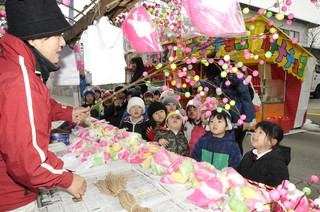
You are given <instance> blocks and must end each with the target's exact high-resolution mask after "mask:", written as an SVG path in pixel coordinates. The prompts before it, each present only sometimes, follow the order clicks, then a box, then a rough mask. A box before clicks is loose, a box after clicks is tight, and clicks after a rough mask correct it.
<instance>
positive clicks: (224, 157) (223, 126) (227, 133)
mask: <svg viewBox="0 0 320 212" xmlns="http://www.w3.org/2000/svg"><path fill="white" fill-rule="evenodd" d="M209 128H210V131H209V132H207V133H206V134H204V135H203V136H201V137H200V139H199V140H198V141H197V143H196V145H195V146H194V149H193V151H192V153H191V156H190V157H191V158H193V159H195V160H196V161H199V162H200V161H206V162H208V163H211V164H212V165H214V166H215V168H217V169H218V170H221V169H223V168H225V167H232V168H234V169H237V168H238V166H239V164H240V161H241V158H242V155H241V153H240V149H239V146H238V145H237V143H236V141H235V136H234V130H233V129H232V125H231V115H230V113H229V112H228V111H227V110H225V109H223V108H222V107H218V108H216V109H214V110H213V111H212V112H211V116H210V118H209Z"/></svg>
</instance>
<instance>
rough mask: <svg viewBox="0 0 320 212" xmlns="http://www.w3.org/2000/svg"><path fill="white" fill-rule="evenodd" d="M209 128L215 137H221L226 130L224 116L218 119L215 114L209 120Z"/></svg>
mask: <svg viewBox="0 0 320 212" xmlns="http://www.w3.org/2000/svg"><path fill="white" fill-rule="evenodd" d="M209 128H210V131H211V132H212V134H213V135H214V136H215V137H218V138H222V137H223V136H224V134H225V133H226V131H227V124H226V121H225V120H224V118H222V119H218V117H217V116H215V117H213V118H211V119H210V121H209Z"/></svg>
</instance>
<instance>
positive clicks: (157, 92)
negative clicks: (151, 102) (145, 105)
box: [153, 90, 161, 96]
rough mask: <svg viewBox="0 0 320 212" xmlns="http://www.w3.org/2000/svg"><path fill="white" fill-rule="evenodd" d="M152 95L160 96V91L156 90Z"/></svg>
mask: <svg viewBox="0 0 320 212" xmlns="http://www.w3.org/2000/svg"><path fill="white" fill-rule="evenodd" d="M153 95H159V96H160V95H161V91H159V90H156V91H155V92H154V94H153Z"/></svg>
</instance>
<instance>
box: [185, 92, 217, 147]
mask: <svg viewBox="0 0 320 212" xmlns="http://www.w3.org/2000/svg"><path fill="white" fill-rule="evenodd" d="M217 106H218V101H217V99H216V98H214V97H211V98H208V97H207V98H206V101H205V102H204V103H203V104H201V105H200V107H198V115H197V120H198V123H197V125H196V126H195V127H194V128H193V129H192V131H191V136H190V137H191V138H190V140H189V148H190V153H191V152H192V150H193V147H194V145H195V144H196V142H197V141H198V140H199V138H200V137H201V136H203V135H204V134H205V133H206V131H209V126H208V118H209V116H210V115H208V114H207V113H211V111H212V110H214V109H216V108H217Z"/></svg>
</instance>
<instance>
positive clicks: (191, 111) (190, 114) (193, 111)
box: [187, 105, 198, 120]
mask: <svg viewBox="0 0 320 212" xmlns="http://www.w3.org/2000/svg"><path fill="white" fill-rule="evenodd" d="M187 116H188V117H189V118H190V119H192V120H196V119H197V116H198V110H197V108H196V107H195V106H193V105H191V106H189V107H188V110H187Z"/></svg>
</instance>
